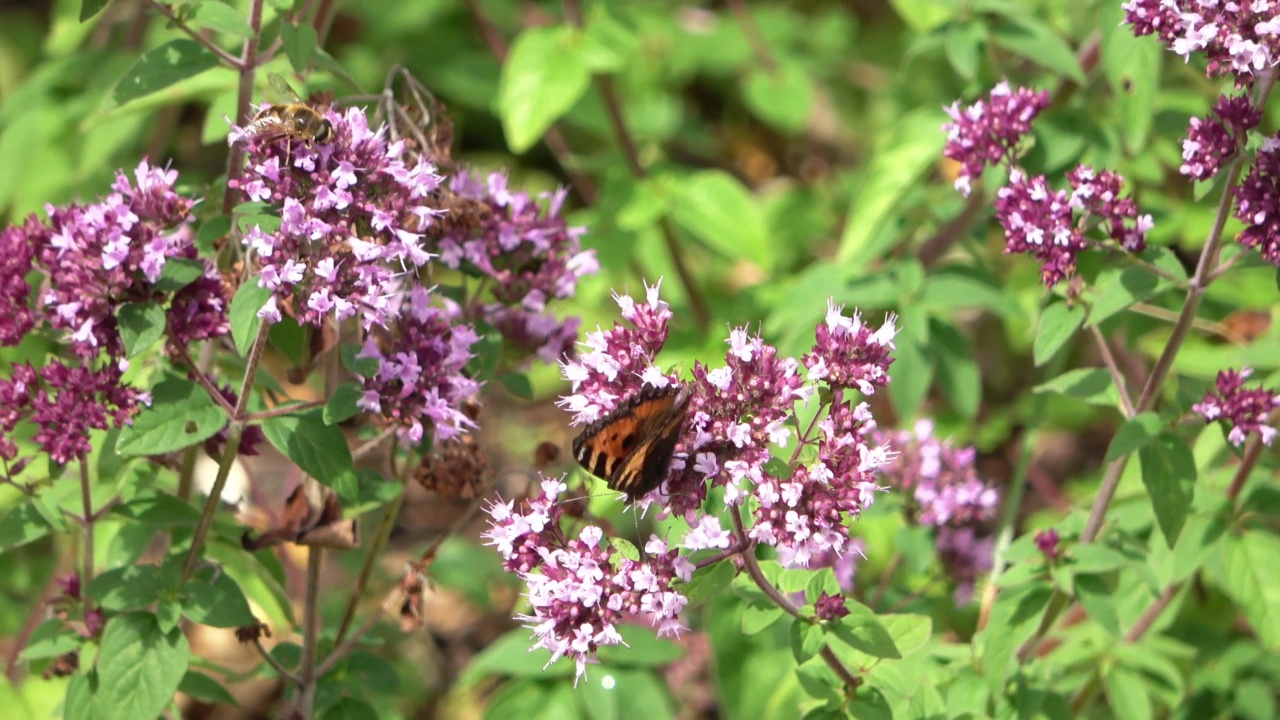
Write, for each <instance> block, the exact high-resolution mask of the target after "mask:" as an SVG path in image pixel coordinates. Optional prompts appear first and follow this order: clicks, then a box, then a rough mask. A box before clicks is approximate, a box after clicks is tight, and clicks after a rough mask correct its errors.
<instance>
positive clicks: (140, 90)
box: [111, 40, 218, 105]
mask: <svg viewBox="0 0 1280 720" xmlns="http://www.w3.org/2000/svg"><path fill="white" fill-rule="evenodd" d="M217 66H218V58H217V57H216V56H215V55H214V54H213V53H211V52H209V50H208V48H206V47H204V46H203V45H201V44H200V43H198V42H196V41H195V40H172V41H170V42H167V43H165V44H164V45H161V46H160V47H158V48H155V49H153V50H149V51H147V52H146V53H145V54H143V56H142V57H141V58H139V59H138V62H136V63H134V64H133V67H131V68H129V71H128V72H126V73H125V74H124V77H123V78H120V82H119V84H117V85H116V88H115V91H114V92H112V95H111V98H112V99H113V100H115V102H116V104H117V105H123V104H125V103H127V102H129V101H130V100H135V99H137V98H140V97H143V96H144V95H150V94H151V93H153V92H157V91H159V90H163V89H165V88H167V87H169V86H170V85H173V84H174V83H178V82H181V81H183V80H186V79H187V78H190V77H195V76H196V75H199V74H200V73H202V72H204V71H205V70H209V69H212V68H215V67H217Z"/></svg>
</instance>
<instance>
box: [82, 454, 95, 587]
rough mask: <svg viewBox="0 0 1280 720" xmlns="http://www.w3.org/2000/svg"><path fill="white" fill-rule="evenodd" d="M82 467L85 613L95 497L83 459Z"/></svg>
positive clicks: (90, 562) (89, 580) (91, 567)
mask: <svg viewBox="0 0 1280 720" xmlns="http://www.w3.org/2000/svg"><path fill="white" fill-rule="evenodd" d="M78 464H79V465H80V502H81V504H82V505H83V506H84V521H83V523H82V525H81V530H83V531H84V562H83V568H84V569H83V570H81V571H80V602H81V604H82V605H83V607H84V609H85V612H88V611H89V606H90V604H91V603H90V602H89V583H90V582H92V581H93V521H94V520H95V519H96V518H95V517H94V514H93V495H92V493H91V492H90V488H89V462H88V460H86V459H84V458H82V459H81V460H80V462H79V463H78Z"/></svg>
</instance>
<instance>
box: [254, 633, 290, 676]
mask: <svg viewBox="0 0 1280 720" xmlns="http://www.w3.org/2000/svg"><path fill="white" fill-rule="evenodd" d="M253 646H254V647H255V648H257V649H258V654H259V655H261V656H262V659H263V660H265V661H266V663H267V664H268V665H270V666H271V667H272V669H274V670H275V671H276V673H277V674H278V675H279V676H280V677H282V678H284V679H285V680H286V681H288V682H289V683H292V684H293V685H299V684H301V683H300V682H299V680H298V676H297V675H294V674H293V673H291V672H289V670H288V669H287V668H285V666H283V665H281V664H280V661H278V660H276V659H275V658H274V657H273V656H272V655H271V653H269V652H267V649H266V648H265V647H263V645H262V640H261V639H260V638H254V639H253Z"/></svg>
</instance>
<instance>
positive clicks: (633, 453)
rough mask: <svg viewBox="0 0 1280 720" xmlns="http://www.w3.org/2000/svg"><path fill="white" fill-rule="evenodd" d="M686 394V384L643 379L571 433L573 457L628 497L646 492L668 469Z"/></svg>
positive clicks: (686, 405)
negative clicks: (646, 382)
mask: <svg viewBox="0 0 1280 720" xmlns="http://www.w3.org/2000/svg"><path fill="white" fill-rule="evenodd" d="M690 397H692V392H691V388H688V387H685V388H680V387H677V386H674V385H673V386H668V387H665V388H657V387H653V386H651V385H646V386H645V387H644V389H643V390H641V391H640V392H639V393H637V394H635V395H633V396H632V397H631V398H630V399H628V400H626V401H624V402H623V403H622V404H620V405H618V407H616V408H614V410H613V412H611V413H609V414H608V415H606V416H604V417H602V418H600V419H599V420H596V421H595V422H593V423H591V424H590V425H588V426H587V428H586V429H585V430H583V431H582V434H580V435H578V437H577V438H575V439H574V441H573V457H574V459H576V460H577V461H578V463H579V464H580V465H582V467H584V468H586V469H587V472H589V473H591V474H592V475H595V476H596V477H598V478H600V479H602V480H604V481H605V482H606V483H608V485H609V489H610V490H617V491H618V492H621V493H625V494H626V496H627V497H628V498H630V499H631V500H632V501H635V500H638V499H640V498H642V497H644V496H645V495H647V494H648V493H649V492H650V491H652V490H653V489H654V488H656V487H658V485H660V484H662V481H663V480H665V479H666V477H667V473H668V471H669V470H670V469H671V454H672V453H673V452H675V449H676V442H677V441H678V440H679V439H680V426H681V425H683V424H684V419H685V416H686V415H687V414H688V411H689V399H690Z"/></svg>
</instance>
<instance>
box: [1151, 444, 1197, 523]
mask: <svg viewBox="0 0 1280 720" xmlns="http://www.w3.org/2000/svg"><path fill="white" fill-rule="evenodd" d="M1138 461H1139V462H1140V463H1141V464H1142V484H1143V485H1146V487H1147V495H1148V496H1150V498H1151V507H1152V508H1153V509H1154V510H1155V512H1156V522H1158V523H1159V524H1160V531H1161V532H1163V533H1164V537H1165V541H1166V542H1167V543H1168V544H1169V547H1173V545H1174V543H1176V542H1177V540H1178V533H1180V532H1182V525H1183V523H1185V522H1186V521H1187V512H1188V511H1189V510H1190V509H1191V498H1192V496H1193V495H1194V493H1195V487H1196V461H1195V457H1194V456H1193V455H1192V453H1191V448H1189V447H1187V444H1186V442H1184V441H1183V440H1182V439H1181V438H1179V437H1178V436H1177V435H1174V434H1173V433H1167V432H1166V433H1161V434H1160V436H1159V437H1157V438H1156V439H1155V440H1154V441H1152V442H1150V443H1148V444H1147V445H1146V446H1144V447H1143V448H1142V449H1141V450H1139V451H1138Z"/></svg>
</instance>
